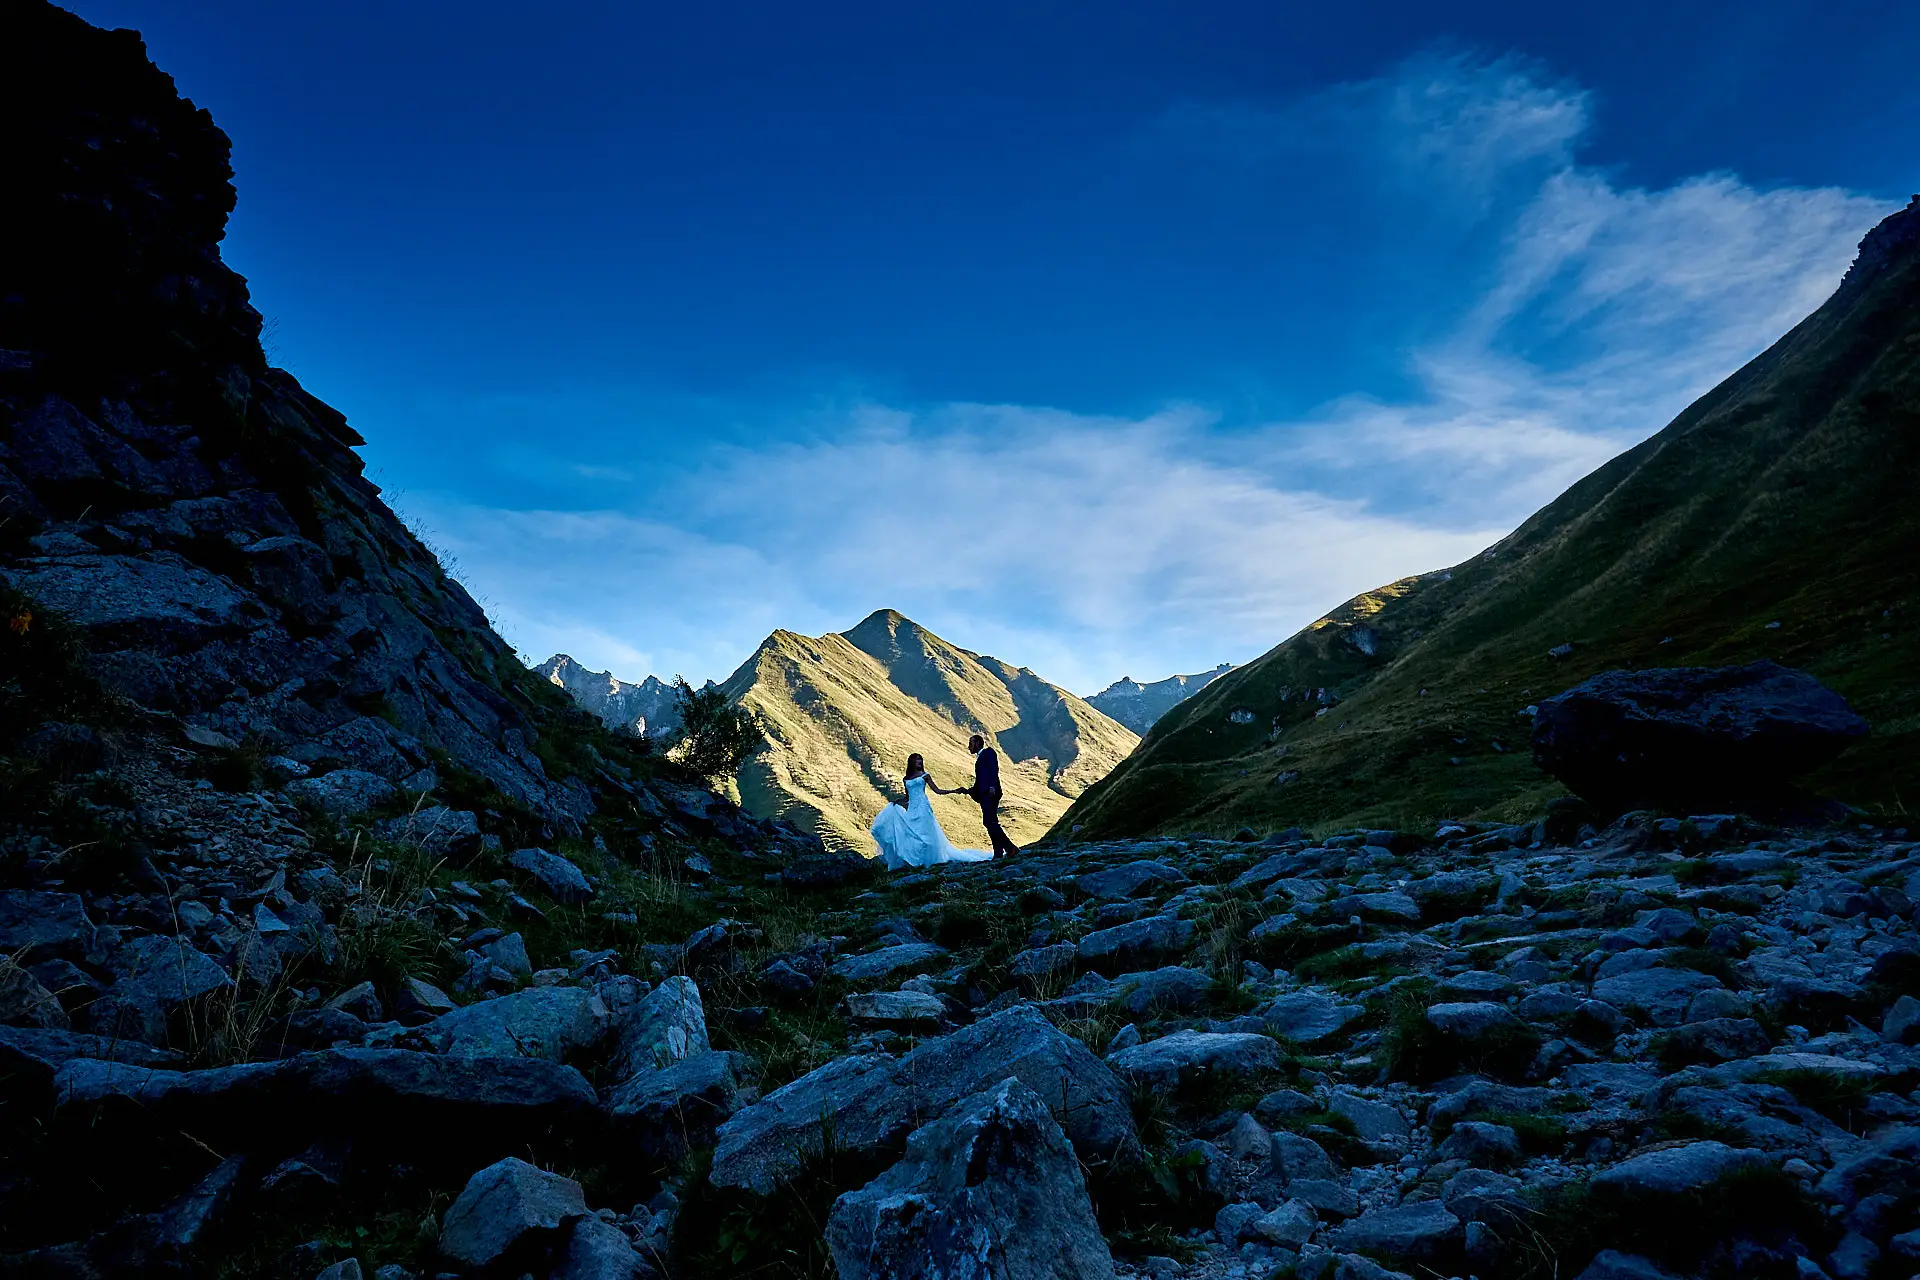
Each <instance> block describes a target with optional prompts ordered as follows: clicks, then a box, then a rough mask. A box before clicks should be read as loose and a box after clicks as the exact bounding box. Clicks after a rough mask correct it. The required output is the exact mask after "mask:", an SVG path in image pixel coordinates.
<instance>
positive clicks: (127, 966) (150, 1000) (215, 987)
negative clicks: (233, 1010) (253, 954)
mask: <svg viewBox="0 0 1920 1280" xmlns="http://www.w3.org/2000/svg"><path fill="white" fill-rule="evenodd" d="M108 967H109V968H110V969H111V970H112V971H113V976H114V983H113V986H111V987H109V988H108V989H107V993H106V995H104V996H102V997H101V998H100V999H99V1000H96V1001H95V1002H94V1004H93V1006H92V1008H91V1009H89V1010H88V1016H89V1019H90V1021H91V1024H92V1028H93V1030H94V1032H95V1033H96V1034H98V1035H104V1036H115V1035H119V1036H133V1037H134V1038H136V1039H139V1040H145V1041H147V1042H148V1043H150V1044H162V1043H165V1041H166V1036H167V1019H168V1018H169V1017H170V1016H171V1015H172V1013H173V1011H174V1010H176V1009H178V1008H180V1007H181V1006H182V1005H184V1004H187V1003H189V1002H190V1001H193V1000H198V999H200V998H201V997H202V996H206V995H209V994H211V993H213V992H215V991H219V990H222V989H224V988H227V987H231V986H232V985H233V979H232V978H229V977H228V976H227V971H226V970H225V969H222V968H221V967H220V965H219V963H218V962H217V961H215V960H214V959H212V958H211V957H210V956H207V955H204V954H202V953H201V952H199V951H196V950H195V949H194V948H193V947H192V946H191V945H190V944H188V942H187V941H186V940H185V939H184V938H163V937H160V936H159V935H158V934H148V935H146V936H144V937H139V938H134V939H131V940H130V941H128V942H125V943H123V944H122V945H121V946H120V947H119V948H118V949H116V950H115V951H114V953H113V956H112V958H111V959H110V960H109V961H108Z"/></svg>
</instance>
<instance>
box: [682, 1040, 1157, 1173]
mask: <svg viewBox="0 0 1920 1280" xmlns="http://www.w3.org/2000/svg"><path fill="white" fill-rule="evenodd" d="M1008 1076H1015V1077H1017V1078H1018V1079H1019V1080H1020V1081H1021V1082H1022V1083H1024V1084H1025V1085H1026V1086H1027V1087H1028V1088H1030V1089H1032V1090H1033V1091H1034V1092H1035V1093H1037V1094H1039V1095H1040V1097H1042V1098H1043V1099H1045V1100H1046V1103H1047V1105H1048V1106H1049V1107H1051V1108H1053V1110H1054V1114H1055V1117H1056V1118H1057V1119H1058V1120H1059V1122H1060V1124H1061V1126H1062V1127H1063V1128H1064V1129H1065V1130H1066V1133H1067V1136H1068V1138H1069V1139H1070V1140H1071V1141H1072V1143H1073V1145H1074V1148H1075V1150H1077V1151H1078V1152H1079V1153H1080V1157H1081V1159H1082V1160H1084V1161H1086V1162H1087V1163H1089V1164H1106V1163H1112V1162H1116V1161H1120V1162H1127V1163H1131V1162H1133V1161H1135V1160H1137V1159H1138V1158H1139V1152H1140V1145H1139V1137H1138V1135H1137V1134H1136V1133H1135V1131H1134V1127H1133V1114H1132V1110H1131V1107H1130V1105H1129V1102H1128V1097H1127V1091H1126V1090H1125V1089H1124V1088H1123V1087H1122V1086H1121V1084H1120V1081H1119V1080H1118V1079H1117V1078H1116V1077H1115V1076H1114V1074H1113V1072H1112V1071H1111V1070H1109V1069H1108V1068H1107V1066H1106V1065H1105V1064H1104V1063H1102V1062H1101V1061H1100V1060H1099V1059H1098V1058H1095V1057H1094V1056H1093V1054H1092V1053H1091V1052H1090V1051H1089V1050H1088V1049H1087V1047H1086V1046H1085V1045H1083V1044H1081V1043H1080V1042H1079V1041H1078V1040H1075V1039H1073V1038H1072V1037H1070V1036H1067V1035H1065V1034H1063V1033H1062V1032H1060V1031H1059V1030H1057V1029H1056V1028H1055V1027H1054V1026H1053V1025H1052V1024H1051V1023H1049V1022H1048V1021H1047V1020H1046V1018H1045V1016H1044V1015H1042V1014H1041V1013H1040V1012H1039V1011H1038V1010H1036V1009H1034V1008H1032V1007H1031V1006H1018V1007H1015V1008H1012V1009H1008V1010H1006V1011H1005V1012H1003V1013H998V1014H995V1015H994V1016H992V1017H990V1018H983V1019H982V1020H980V1021H979V1022H976V1023H974V1024H973V1025H972V1026H970V1027H966V1028H964V1029H962V1030H960V1031H956V1032H954V1033H952V1034H951V1035H946V1036H942V1037H940V1038H939V1039H937V1040H929V1041H927V1042H926V1043H924V1044H922V1045H920V1046H919V1047H918V1048H916V1049H914V1050H913V1051H912V1052H911V1053H908V1054H907V1055H905V1056H904V1057H902V1058H900V1059H898V1060H895V1059H892V1058H888V1057H885V1056H884V1055H880V1054H857V1055H854V1056H851V1057H845V1058H837V1059H835V1060H834V1061H832V1062H829V1063H828V1064H826V1065H825V1066H823V1067H821V1068H819V1069H818V1070H816V1071H813V1072H811V1073H809V1074H807V1075H804V1076H802V1077H800V1078H799V1079H798V1080H795V1081H793V1082H792V1083H791V1084H788V1085H785V1086H784V1087H782V1088H780V1089H777V1090H775V1091H774V1092H773V1093H770V1094H768V1095H767V1096H766V1097H765V1098H764V1099H762V1100H761V1101H760V1102H758V1103H756V1104H754V1105H753V1106H750V1107H748V1108H746V1109H745V1110H744V1111H742V1112H740V1113H739V1114H738V1115H736V1116H734V1117H733V1118H732V1119H731V1120H728V1121H727V1122H726V1123H725V1124H724V1125H722V1126H721V1127H720V1131H719V1135H718V1138H719V1141H718V1143H717V1145H716V1146H715V1149H714V1154H713V1173H712V1179H713V1181H714V1183H715V1184H716V1185H718V1186H733V1187H745V1188H749V1189H751V1190H753V1191H756V1192H759V1193H760V1194H763V1195H764V1194H766V1193H768V1192H770V1191H772V1190H773V1189H774V1188H775V1187H777V1186H779V1185H781V1184H783V1183H784V1182H786V1181H787V1180H788V1179H789V1178H791V1177H792V1176H793V1175H794V1174H796V1173H798V1172H799V1171H800V1170H801V1169H802V1168H803V1167H804V1165H805V1162H806V1160H807V1159H808V1158H809V1157H810V1156H811V1155H813V1154H816V1153H818V1151H819V1150H820V1142H821V1131H822V1117H824V1116H831V1117H832V1125H833V1136H834V1141H835V1142H836V1144H838V1145H839V1146H840V1147H841V1148H843V1149H846V1150H850V1151H854V1152H866V1153H871V1152H876V1151H880V1150H882V1149H885V1148H889V1147H893V1146H895V1145H896V1144H898V1143H899V1142H902V1141H904V1140H905V1138H906V1136H907V1135H908V1134H909V1133H911V1132H912V1131H913V1130H914V1129H915V1128H917V1127H918V1126H919V1125H920V1124H922V1123H924V1122H925V1121H926V1120H928V1119H929V1118H931V1117H933V1116H936V1115H939V1114H940V1113H941V1112H943V1111H945V1110H946V1108H948V1107H949V1106H951V1105H953V1103H954V1102H956V1101H958V1100H959V1099H960V1098H963V1097H967V1096H969V1095H971V1094H973V1093H977V1092H979V1091H980V1090H981V1089H984V1088H986V1087H987V1086H989V1085H991V1084H993V1083H995V1082H997V1081H1000V1080H1004V1079H1006V1078H1007V1077H1008Z"/></svg>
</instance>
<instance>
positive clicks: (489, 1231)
mask: <svg viewBox="0 0 1920 1280" xmlns="http://www.w3.org/2000/svg"><path fill="white" fill-rule="evenodd" d="M586 1216H587V1201H586V1197H585V1196H584V1195H583V1194H582V1193H581V1191H580V1184H579V1183H577V1182H575V1181H574V1180H573V1179H572V1178H563V1177H561V1176H560V1175H559V1174H557V1173H548V1172H547V1171H546V1170H544V1169H537V1168H535V1167H534V1166H533V1165H530V1164H528V1163H527V1162H526V1161H525V1160H521V1159H519V1158H518V1157H516V1156H508V1157H507V1158H506V1159H505V1160H502V1161H500V1162H499V1163H498V1164H492V1165H488V1166H487V1167H486V1168H484V1169H482V1170H481V1171H480V1172H478V1173H476V1174H474V1175H473V1177H472V1178H471V1179H469V1180H468V1182H467V1186H466V1189H465V1190H464V1191H462V1192H461V1193H460V1196H459V1198H458V1199H456V1200H455V1201H454V1202H453V1204H452V1205H451V1206H450V1207H449V1208H448V1209H447V1215H446V1217H445V1218H444V1219H443V1220H442V1221H441V1223H440V1253H441V1255H442V1256H444V1257H446V1258H450V1259H452V1260H453V1261H454V1262H457V1263H460V1264H461V1265H462V1266H466V1267H472V1268H476V1269H478V1268H481V1267H490V1266H492V1265H493V1264H494V1263H496V1262H498V1261H500V1259H502V1258H503V1257H505V1256H506V1254H507V1252H508V1251H509V1250H511V1249H513V1248H514V1247H515V1246H516V1245H518V1244H520V1243H521V1241H522V1240H523V1239H525V1238H526V1237H528V1236H529V1235H539V1234H545V1233H547V1232H556V1231H558V1230H559V1229H560V1228H561V1227H563V1226H565V1225H567V1224H568V1223H571V1222H575V1221H577V1220H579V1219H581V1218H584V1217H586Z"/></svg>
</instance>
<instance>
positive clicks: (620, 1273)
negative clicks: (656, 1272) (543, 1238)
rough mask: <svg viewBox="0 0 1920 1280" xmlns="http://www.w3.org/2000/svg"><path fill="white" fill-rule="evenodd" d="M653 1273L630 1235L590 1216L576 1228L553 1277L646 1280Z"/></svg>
mask: <svg viewBox="0 0 1920 1280" xmlns="http://www.w3.org/2000/svg"><path fill="white" fill-rule="evenodd" d="M650 1273H651V1269H650V1268H649V1267H647V1265H646V1264H645V1263H644V1262H642V1261H641V1259H640V1255H639V1253H638V1252H636V1251H635V1249H634V1247H633V1242H632V1241H630V1240H628V1239H627V1233H626V1232H624V1231H622V1230H621V1229H620V1228H618V1227H616V1226H614V1225H613V1224H612V1223H611V1222H602V1221H601V1220H600V1219H598V1218H596V1217H593V1216H592V1215H589V1216H587V1217H584V1218H582V1219H580V1220H579V1221H578V1222H576V1223H574V1224H573V1233H572V1234H571V1235H569V1236H568V1237H567V1247H566V1250H565V1252H563V1253H562V1254H561V1255H560V1260H559V1262H558V1263H556V1264H555V1266H554V1268H553V1270H552V1272H550V1273H549V1277H550V1280H643V1277H645V1276H647V1275H649V1274H650Z"/></svg>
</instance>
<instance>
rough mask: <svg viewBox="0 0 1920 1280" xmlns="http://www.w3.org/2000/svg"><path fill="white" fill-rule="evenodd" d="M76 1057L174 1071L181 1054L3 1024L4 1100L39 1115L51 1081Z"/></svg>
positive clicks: (0, 1080) (0, 1074) (0, 1073)
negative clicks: (16, 1102) (12, 1101)
mask: <svg viewBox="0 0 1920 1280" xmlns="http://www.w3.org/2000/svg"><path fill="white" fill-rule="evenodd" d="M75 1059H85V1060H88V1061H92V1062H118V1063H122V1064H124V1065H126V1066H131V1067H146V1068H150V1069H151V1068H158V1069H172V1068H174V1067H177V1066H179V1065H180V1063H181V1057H180V1055H179V1054H177V1053H175V1052H173V1051H172V1050H169V1049H156V1048H154V1047H153V1046H152V1045H150V1044H146V1043H145V1042H143V1041H139V1040H124V1039H114V1038H110V1037H107V1036H89V1035H82V1034H80V1033H79V1032H75V1031H64V1030H60V1029H57V1028H51V1027H49V1028H41V1027H6V1026H0V1098H5V1099H8V1100H17V1101H19V1102H21V1103H22V1104H23V1105H24V1106H26V1107H30V1108H32V1109H33V1110H35V1111H38V1110H39V1109H40V1108H41V1107H43V1106H45V1105H47V1104H50V1103H51V1102H52V1100H53V1081H54V1076H55V1074H56V1073H58V1072H59V1070H60V1068H62V1067H64V1066H66V1065H67V1064H68V1063H69V1062H72V1061H74V1060H75Z"/></svg>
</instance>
